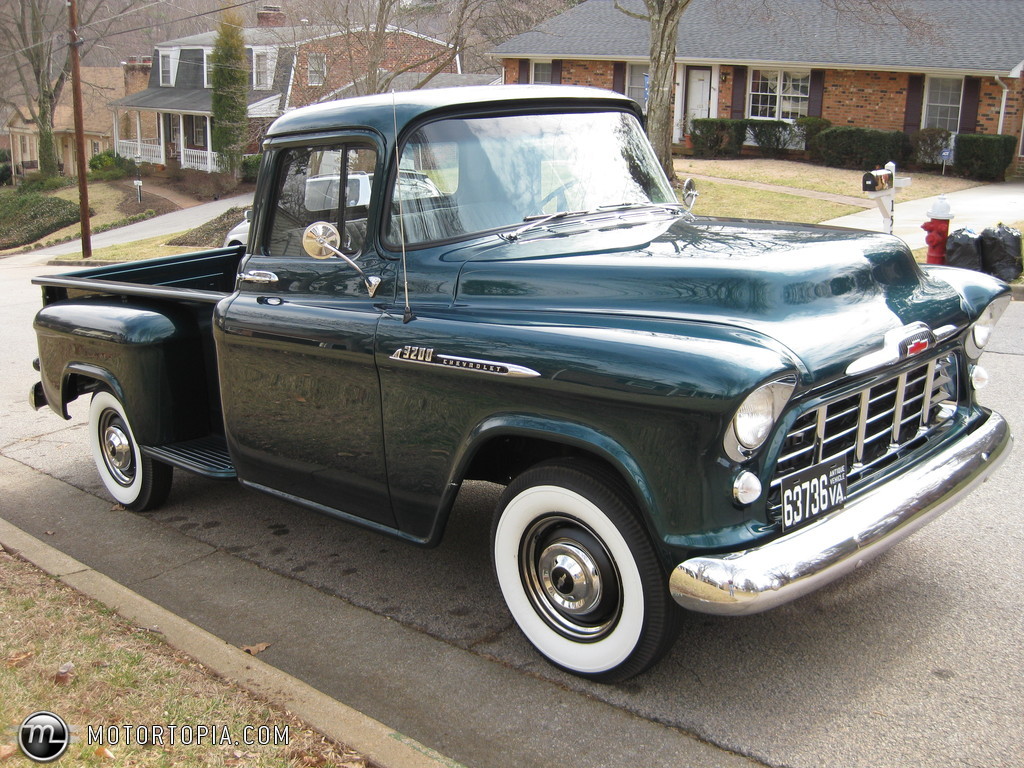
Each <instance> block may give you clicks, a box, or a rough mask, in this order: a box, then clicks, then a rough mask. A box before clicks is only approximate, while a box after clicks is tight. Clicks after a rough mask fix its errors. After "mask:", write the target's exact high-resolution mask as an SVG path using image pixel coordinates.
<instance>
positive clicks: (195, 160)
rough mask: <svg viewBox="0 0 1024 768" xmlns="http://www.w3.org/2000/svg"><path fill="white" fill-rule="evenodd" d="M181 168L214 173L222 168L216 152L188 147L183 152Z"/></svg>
mask: <svg viewBox="0 0 1024 768" xmlns="http://www.w3.org/2000/svg"><path fill="white" fill-rule="evenodd" d="M181 167H182V168H192V169H193V170H196V171H206V172H207V173H213V172H214V171H216V170H218V168H219V167H220V158H219V157H218V156H217V153H216V152H207V151H206V150H205V149H189V148H188V147H184V148H182V150H181Z"/></svg>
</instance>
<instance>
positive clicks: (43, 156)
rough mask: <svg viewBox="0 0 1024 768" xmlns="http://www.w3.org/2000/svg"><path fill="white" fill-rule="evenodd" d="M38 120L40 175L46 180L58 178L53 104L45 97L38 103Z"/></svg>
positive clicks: (41, 96) (41, 97) (40, 97)
mask: <svg viewBox="0 0 1024 768" xmlns="http://www.w3.org/2000/svg"><path fill="white" fill-rule="evenodd" d="M37 109H38V118H37V120H36V127H37V128H38V129H39V173H40V174H41V175H42V176H45V177H46V178H50V177H52V176H56V175H57V174H58V172H59V171H58V168H57V143H56V141H55V140H54V138H53V104H51V103H49V101H48V100H47V99H46V98H45V97H44V96H43V95H40V96H39V100H38V102H37Z"/></svg>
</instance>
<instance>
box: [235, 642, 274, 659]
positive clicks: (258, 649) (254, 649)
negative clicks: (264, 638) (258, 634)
mask: <svg viewBox="0 0 1024 768" xmlns="http://www.w3.org/2000/svg"><path fill="white" fill-rule="evenodd" d="M269 647H270V643H256V644H255V645H243V646H242V650H243V651H245V652H246V653H248V654H249V655H251V656H255V655H256V654H257V653H263V651H265V650H267V648H269Z"/></svg>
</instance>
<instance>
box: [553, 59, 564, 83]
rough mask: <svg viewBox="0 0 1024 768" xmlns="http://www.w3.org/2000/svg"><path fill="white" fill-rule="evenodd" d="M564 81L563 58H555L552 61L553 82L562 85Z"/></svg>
mask: <svg viewBox="0 0 1024 768" xmlns="http://www.w3.org/2000/svg"><path fill="white" fill-rule="evenodd" d="M561 82H562V60H561V59H555V60H553V61H552V62H551V84H552V85H560V84H561Z"/></svg>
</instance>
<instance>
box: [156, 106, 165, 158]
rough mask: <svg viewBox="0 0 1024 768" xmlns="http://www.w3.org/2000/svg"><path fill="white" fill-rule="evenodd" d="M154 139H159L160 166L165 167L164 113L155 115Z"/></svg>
mask: <svg viewBox="0 0 1024 768" xmlns="http://www.w3.org/2000/svg"><path fill="white" fill-rule="evenodd" d="M156 137H157V138H158V139H160V165H164V166H166V165H167V136H166V135H165V134H164V113H163V112H157V113H156Z"/></svg>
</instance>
